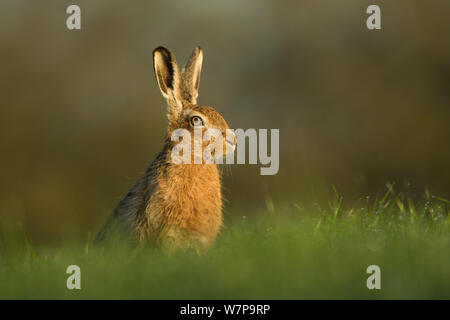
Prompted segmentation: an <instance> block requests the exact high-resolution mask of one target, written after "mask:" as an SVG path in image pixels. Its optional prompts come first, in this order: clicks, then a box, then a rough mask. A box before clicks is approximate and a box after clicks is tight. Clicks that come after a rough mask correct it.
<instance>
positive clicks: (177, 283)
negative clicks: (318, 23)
mask: <svg viewBox="0 0 450 320" xmlns="http://www.w3.org/2000/svg"><path fill="white" fill-rule="evenodd" d="M268 203H271V205H270V206H268V210H267V212H266V213H264V214H261V216H260V217H259V218H257V219H253V220H251V219H245V217H244V216H242V218H241V219H237V220H235V221H229V222H228V223H227V225H226V227H225V228H224V230H223V232H222V234H221V235H220V237H219V238H218V239H217V241H216V243H215V245H214V247H213V248H212V249H211V250H210V251H209V252H208V254H206V255H204V256H200V257H199V256H195V255H193V254H189V253H184V254H177V255H172V256H167V255H164V254H162V253H160V252H158V251H156V250H154V249H151V248H148V247H138V248H134V249H132V250H130V249H127V248H114V249H113V250H103V249H98V248H94V247H93V246H92V245H90V243H89V242H88V243H83V244H72V245H70V244H66V245H61V246H60V247H58V248H36V247H33V246H32V244H31V243H30V241H29V240H28V239H27V238H26V237H25V238H24V237H23V236H21V237H20V238H17V235H12V236H10V237H9V236H8V235H7V234H6V233H5V232H3V233H2V237H1V238H0V239H1V242H0V298H2V299H10V298H19V299H22V298H23V299H35V298H40V299H431V298H433V299H436V298H440V299H448V298H450V218H449V209H448V208H449V207H450V203H449V202H448V201H447V200H445V199H441V198H439V197H433V196H431V195H430V194H429V193H428V192H427V193H426V195H424V197H423V198H422V199H420V200H418V201H416V202H415V203H413V201H411V200H410V199H408V198H407V197H406V196H404V195H403V194H401V193H398V194H394V192H393V191H392V189H389V191H388V192H387V193H386V194H385V195H384V196H382V197H380V198H379V199H374V200H370V199H366V200H365V201H364V204H361V205H360V206H355V207H354V208H350V209H344V207H343V201H342V198H341V197H340V196H339V194H338V193H337V192H336V199H335V200H334V201H333V202H331V203H330V204H329V205H328V206H327V207H326V208H323V207H322V208H320V207H319V206H313V208H308V209H307V208H303V207H302V206H300V205H298V204H294V205H291V206H289V207H288V208H287V209H278V210H277V206H276V203H275V205H274V204H273V202H272V201H271V200H270V199H268ZM71 264H76V265H79V266H80V267H81V272H82V275H81V276H82V279H81V286H82V289H81V290H72V291H70V290H68V289H67V288H66V279H67V277H68V275H67V274H66V273H65V271H66V268H67V266H68V265H71ZM372 264H376V265H378V266H380V268H381V286H382V288H381V290H368V289H367V287H366V279H367V277H368V276H369V275H368V274H366V268H367V267H368V266H369V265H372Z"/></svg>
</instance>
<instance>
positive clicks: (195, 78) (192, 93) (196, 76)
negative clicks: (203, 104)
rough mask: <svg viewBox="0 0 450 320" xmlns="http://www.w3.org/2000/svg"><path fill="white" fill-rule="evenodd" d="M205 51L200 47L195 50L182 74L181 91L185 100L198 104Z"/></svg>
mask: <svg viewBox="0 0 450 320" xmlns="http://www.w3.org/2000/svg"><path fill="white" fill-rule="evenodd" d="M202 62H203V51H202V48H200V46H197V47H195V48H194V52H192V55H191V57H190V58H189V61H188V62H187V64H186V67H184V69H183V71H182V72H181V89H182V93H181V94H182V96H183V99H184V100H186V101H188V102H190V103H193V104H196V103H197V97H198V85H199V84H200V73H201V72H202Z"/></svg>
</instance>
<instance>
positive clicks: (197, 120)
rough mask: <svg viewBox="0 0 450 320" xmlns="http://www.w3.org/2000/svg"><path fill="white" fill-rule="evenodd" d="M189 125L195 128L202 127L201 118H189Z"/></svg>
mask: <svg viewBox="0 0 450 320" xmlns="http://www.w3.org/2000/svg"><path fill="white" fill-rule="evenodd" d="M191 124H192V125H193V126H194V127H196V126H202V125H203V120H202V118H200V117H198V116H193V117H192V118H191Z"/></svg>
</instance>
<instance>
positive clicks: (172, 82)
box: [97, 47, 228, 252]
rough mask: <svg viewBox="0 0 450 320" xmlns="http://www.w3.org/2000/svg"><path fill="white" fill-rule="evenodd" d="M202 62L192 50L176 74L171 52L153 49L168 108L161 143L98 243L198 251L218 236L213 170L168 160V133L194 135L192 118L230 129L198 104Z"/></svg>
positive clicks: (219, 208) (218, 208) (218, 191)
mask: <svg viewBox="0 0 450 320" xmlns="http://www.w3.org/2000/svg"><path fill="white" fill-rule="evenodd" d="M202 59H203V54H202V51H201V49H200V47H196V48H195V49H194V52H193V54H192V56H191V58H190V59H189V61H188V63H187V65H186V67H185V68H184V70H183V71H182V72H181V73H180V72H179V69H178V66H177V63H176V60H175V57H174V56H173V54H172V53H171V52H170V51H169V50H167V49H165V48H162V47H159V48H157V49H155V51H154V69H155V74H156V78H157V81H158V84H159V87H160V89H161V93H162V94H163V96H164V97H165V98H166V100H167V103H168V113H167V115H168V125H167V135H166V138H165V144H164V147H163V149H162V151H161V152H160V153H159V155H158V156H157V157H156V159H155V160H154V161H153V162H152V164H151V165H150V167H149V168H148V169H147V170H146V173H145V175H144V176H143V177H141V178H140V179H139V180H138V181H137V182H136V184H135V185H134V186H133V187H132V188H131V190H130V191H129V192H128V193H127V194H126V195H125V197H124V198H123V199H122V200H121V201H120V202H119V205H118V206H117V207H116V209H115V210H114V212H113V213H112V214H111V216H110V217H109V218H108V220H107V221H106V222H105V224H104V226H103V227H102V228H101V230H100V232H99V233H98V235H97V240H103V239H107V238H109V237H112V230H115V231H118V232H119V233H120V234H121V235H125V236H126V238H128V239H131V240H135V241H139V242H142V241H149V242H151V243H152V244H154V245H156V246H158V247H160V248H162V249H164V250H173V249H180V248H186V249H194V250H196V251H197V252H202V251H204V250H206V249H207V248H208V247H209V246H210V245H211V244H212V242H213V240H214V239H215V237H216V235H217V234H218V232H219V230H220V227H221V226H222V196H221V181H220V174H219V171H218V168H217V165H216V164H205V163H202V164H175V163H173V162H172V160H171V151H172V148H173V146H174V142H172V141H171V140H170V137H171V134H172V131H173V130H175V129H178V128H185V129H188V130H190V131H191V132H193V127H192V125H191V124H190V118H191V116H194V115H195V116H200V117H201V118H202V119H203V120H204V126H203V130H206V129H208V128H215V129H219V130H221V132H222V133H223V134H225V130H226V129H227V128H228V125H227V123H226V122H225V120H224V119H223V118H222V116H221V115H220V114H219V113H217V111H215V110H214V109H213V108H211V107H203V106H198V105H197V104H196V102H197V96H198V84H199V82H200V72H201V66H202ZM224 137H225V136H224ZM204 146H205V145H204ZM224 148H225V139H224Z"/></svg>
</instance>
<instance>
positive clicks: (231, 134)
mask: <svg viewBox="0 0 450 320" xmlns="http://www.w3.org/2000/svg"><path fill="white" fill-rule="evenodd" d="M226 140H227V142H228V143H229V144H231V145H235V144H236V143H237V138H236V135H235V134H234V132H232V131H229V132H227V139H226Z"/></svg>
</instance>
